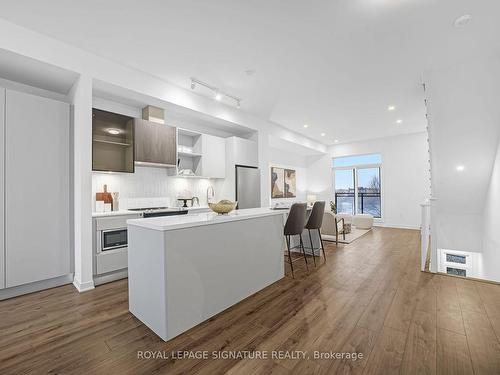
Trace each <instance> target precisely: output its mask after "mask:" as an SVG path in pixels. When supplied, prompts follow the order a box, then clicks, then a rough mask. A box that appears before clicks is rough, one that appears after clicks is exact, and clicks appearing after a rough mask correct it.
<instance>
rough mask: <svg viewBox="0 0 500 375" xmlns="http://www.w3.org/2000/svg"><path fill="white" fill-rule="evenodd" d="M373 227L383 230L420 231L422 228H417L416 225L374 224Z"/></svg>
mask: <svg viewBox="0 0 500 375" xmlns="http://www.w3.org/2000/svg"><path fill="white" fill-rule="evenodd" d="M373 226H374V227H383V228H394V229H411V230H420V226H415V225H399V224H385V223H374V224H373Z"/></svg>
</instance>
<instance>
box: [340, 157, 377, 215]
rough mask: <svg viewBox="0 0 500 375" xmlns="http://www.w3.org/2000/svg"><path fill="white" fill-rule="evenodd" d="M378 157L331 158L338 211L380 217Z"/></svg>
mask: <svg viewBox="0 0 500 375" xmlns="http://www.w3.org/2000/svg"><path fill="white" fill-rule="evenodd" d="M380 163H381V156H380V155H378V154H373V155H362V156H349V157H341V158H335V159H334V160H333V167H334V179H335V185H334V186H335V204H336V205H337V212H338V213H346V214H351V215H354V214H356V213H357V214H371V215H373V217H376V218H381V217H382V199H381V178H380V168H381V164H380Z"/></svg>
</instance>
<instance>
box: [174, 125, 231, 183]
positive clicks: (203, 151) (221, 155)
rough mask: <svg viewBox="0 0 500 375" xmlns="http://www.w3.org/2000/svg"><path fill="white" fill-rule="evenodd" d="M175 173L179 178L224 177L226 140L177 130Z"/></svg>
mask: <svg viewBox="0 0 500 375" xmlns="http://www.w3.org/2000/svg"><path fill="white" fill-rule="evenodd" d="M177 142H178V144H177V171H176V174H177V175H178V176H181V177H204V178H225V177H226V140H225V139H224V138H221V137H215V136H213V135H208V134H202V133H198V132H195V131H192V130H186V129H178V139H177Z"/></svg>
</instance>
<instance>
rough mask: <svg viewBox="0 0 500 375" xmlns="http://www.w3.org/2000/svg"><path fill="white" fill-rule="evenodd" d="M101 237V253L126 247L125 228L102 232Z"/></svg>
mask: <svg viewBox="0 0 500 375" xmlns="http://www.w3.org/2000/svg"><path fill="white" fill-rule="evenodd" d="M101 236H102V237H101V249H100V250H101V251H108V250H114V249H121V248H123V247H127V228H119V229H110V230H103V231H102V232H101Z"/></svg>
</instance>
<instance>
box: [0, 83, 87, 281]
mask: <svg viewBox="0 0 500 375" xmlns="http://www.w3.org/2000/svg"><path fill="white" fill-rule="evenodd" d="M69 127H70V115H69V104H67V103H62V102H59V101H55V100H51V99H46V98H41V97H38V96H33V95H28V94H24V93H20V92H16V91H11V90H7V91H6V93H5V142H4V143H3V144H4V145H5V174H4V176H5V177H4V178H5V273H6V274H5V287H14V286H17V285H22V284H27V283H31V282H36V281H41V280H46V279H51V278H55V277H58V276H63V275H67V274H69V273H70V227H69V225H70V216H69V213H70V195H69V191H70V174H69V171H70V165H69V162H70V142H69V139H70V138H69V131H70V129H69ZM89 173H90V171H89Z"/></svg>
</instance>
